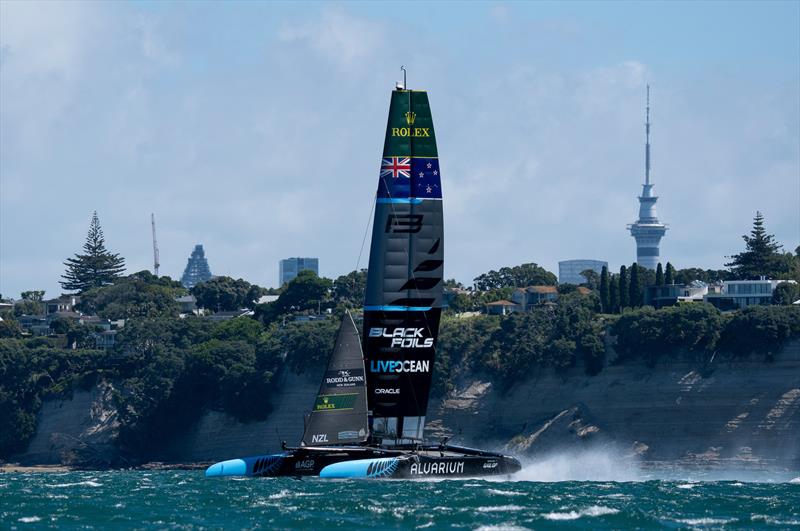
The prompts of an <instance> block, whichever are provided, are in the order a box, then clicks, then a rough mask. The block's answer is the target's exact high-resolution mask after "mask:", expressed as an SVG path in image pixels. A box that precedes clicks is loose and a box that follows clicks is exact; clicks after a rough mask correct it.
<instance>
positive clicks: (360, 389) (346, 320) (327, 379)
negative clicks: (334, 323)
mask: <svg viewBox="0 0 800 531" xmlns="http://www.w3.org/2000/svg"><path fill="white" fill-rule="evenodd" d="M368 430H369V426H368V424H367V388H366V375H365V374H364V355H363V352H362V350H361V340H360V337H359V333H358V328H357V327H356V325H355V323H354V322H353V318H352V316H351V315H350V313H347V314H345V316H344V317H343V318H342V324H341V325H340V326H339V333H338V334H337V336H336V346H335V347H334V350H333V354H332V355H331V357H330V360H329V361H328V367H327V369H326V371H325V376H323V378H322V384H321V385H320V387H319V393H317V398H316V400H315V401H314V407H313V408H312V410H311V414H310V415H309V417H308V421H307V422H306V428H305V432H304V433H303V444H304V445H305V446H320V445H322V446H325V445H330V444H355V443H359V442H363V441H365V440H366V439H367V437H368Z"/></svg>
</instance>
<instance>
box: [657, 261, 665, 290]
mask: <svg viewBox="0 0 800 531" xmlns="http://www.w3.org/2000/svg"><path fill="white" fill-rule="evenodd" d="M663 285H664V268H662V267H661V262H659V263H658V267H656V286H663Z"/></svg>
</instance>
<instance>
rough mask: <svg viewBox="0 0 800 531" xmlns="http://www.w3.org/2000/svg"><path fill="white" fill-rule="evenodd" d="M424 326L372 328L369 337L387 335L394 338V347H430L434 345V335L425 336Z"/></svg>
mask: <svg viewBox="0 0 800 531" xmlns="http://www.w3.org/2000/svg"><path fill="white" fill-rule="evenodd" d="M424 331H425V329H424V328H394V329H392V330H391V331H390V329H388V328H370V329H369V337H386V338H391V339H392V347H398V348H428V347H432V346H433V338H432V337H423V335H422V334H423V332H424Z"/></svg>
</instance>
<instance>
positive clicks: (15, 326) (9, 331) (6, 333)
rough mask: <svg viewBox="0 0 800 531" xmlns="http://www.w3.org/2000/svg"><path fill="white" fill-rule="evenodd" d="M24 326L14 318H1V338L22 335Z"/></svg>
mask: <svg viewBox="0 0 800 531" xmlns="http://www.w3.org/2000/svg"><path fill="white" fill-rule="evenodd" d="M21 336H22V327H20V326H19V323H18V322H17V321H16V320H14V319H3V320H0V338H9V337H12V338H13V337H21Z"/></svg>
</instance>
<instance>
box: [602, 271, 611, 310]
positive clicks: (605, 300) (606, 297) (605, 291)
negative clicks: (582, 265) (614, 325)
mask: <svg viewBox="0 0 800 531" xmlns="http://www.w3.org/2000/svg"><path fill="white" fill-rule="evenodd" d="M610 302H611V301H610V291H609V286H608V267H606V266H603V269H602V270H601V271H600V308H601V309H602V310H603V311H604V312H605V313H609V312H610V311H611V308H610V306H609V303H610Z"/></svg>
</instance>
